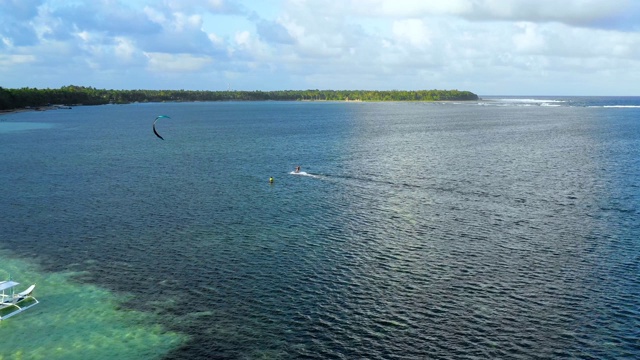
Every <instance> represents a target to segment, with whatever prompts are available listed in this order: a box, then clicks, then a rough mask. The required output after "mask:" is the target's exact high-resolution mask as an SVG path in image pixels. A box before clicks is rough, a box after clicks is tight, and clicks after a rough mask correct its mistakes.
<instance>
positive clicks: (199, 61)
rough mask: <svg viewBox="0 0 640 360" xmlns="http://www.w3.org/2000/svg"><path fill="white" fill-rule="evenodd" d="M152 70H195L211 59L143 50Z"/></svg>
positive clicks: (201, 67) (204, 66) (206, 64)
mask: <svg viewBox="0 0 640 360" xmlns="http://www.w3.org/2000/svg"><path fill="white" fill-rule="evenodd" d="M144 55H145V56H146V57H147V59H148V68H149V70H151V71H152V72H196V71H199V70H203V69H205V68H206V67H207V66H208V65H210V64H211V63H212V62H213V60H212V59H211V58H209V57H206V56H194V55H190V54H167V53H150V52H145V53H144Z"/></svg>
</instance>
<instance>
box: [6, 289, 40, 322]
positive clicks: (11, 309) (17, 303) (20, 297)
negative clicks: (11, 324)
mask: <svg viewBox="0 0 640 360" xmlns="http://www.w3.org/2000/svg"><path fill="white" fill-rule="evenodd" d="M16 285H19V283H17V282H15V281H12V280H7V281H0V321H2V320H5V319H8V318H10V317H12V316H13V315H17V314H19V313H21V312H23V311H25V310H27V309H28V308H30V307H32V306H35V305H37V304H38V300H37V299H36V298H34V297H33V289H35V287H36V284H33V285H31V286H29V287H28V288H27V290H25V291H23V292H19V293H17V294H16V293H15V292H14V290H13V288H14V287H15V286H16Z"/></svg>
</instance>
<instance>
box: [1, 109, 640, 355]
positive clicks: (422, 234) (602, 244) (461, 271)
mask: <svg viewBox="0 0 640 360" xmlns="http://www.w3.org/2000/svg"><path fill="white" fill-rule="evenodd" d="M559 101H560V100H559ZM562 101H565V100H562ZM579 101H581V102H580V104H583V103H585V102H586V103H588V101H589V99H586V100H585V99H579ZM575 103H578V100H576V102H575ZM492 104H493V103H489V105H492ZM505 104H507V105H511V104H512V103H510V102H505ZM518 104H519V103H518ZM598 104H600V103H598ZM479 105H485V106H479ZM486 105H487V104H485V103H480V104H476V103H471V104H422V103H269V102H265V103H251V102H250V103H191V104H135V105H127V106H101V107H77V108H74V109H73V110H72V111H67V112H63V111H51V112H45V113H35V112H34V113H22V114H16V115H12V116H11V117H10V118H9V120H12V121H21V122H37V123H49V124H52V126H53V127H52V128H47V129H30V130H25V131H22V132H11V133H4V134H3V133H0V138H1V145H0V159H2V160H0V161H1V164H2V168H3V170H4V171H3V172H2V173H1V174H0V185H1V186H0V195H1V196H0V205H1V206H0V209H1V210H0V211H1V216H2V219H3V221H2V222H1V223H0V233H2V234H3V236H2V240H1V241H0V245H1V246H3V247H5V248H9V249H11V250H12V251H14V252H15V253H16V254H18V255H21V256H25V257H27V256H31V257H33V258H34V259H37V261H38V262H39V263H41V264H42V265H43V266H44V267H45V268H46V269H47V270H50V271H60V270H77V271H84V273H82V274H83V275H81V276H79V280H81V281H86V282H90V283H93V284H97V285H100V286H103V287H105V288H107V289H110V290H113V291H117V292H123V293H128V294H132V295H134V297H133V298H132V300H131V301H130V302H129V303H127V304H125V306H127V307H131V308H134V309H137V310H142V311H147V312H153V313H156V314H159V315H161V316H162V319H163V320H162V321H163V322H164V325H166V326H167V327H168V328H170V329H172V330H177V331H180V332H183V333H186V334H188V335H189V336H191V340H190V341H189V342H188V343H187V344H186V345H185V346H184V347H182V348H180V349H176V350H175V351H174V352H171V353H170V354H168V355H167V358H168V359H196V358H203V359H205V358H207V359H216V358H219V359H253V358H282V359H292V358H303V359H304V358H306V359H356V358H367V359H424V358H450V359H487V358H513V359H548V358H599V359H620V358H638V357H640V350H639V349H640V343H639V340H638V339H640V330H639V329H640V311H639V310H638V309H640V280H638V279H640V277H639V276H638V275H639V272H640V255H639V254H640V251H639V250H640V243H639V242H638V239H639V238H640V220H639V219H640V216H639V215H640V209H639V208H638V204H640V181H639V179H640V170H639V169H640V166H639V165H640V164H639V163H638V161H639V160H638V159H640V154H639V151H640V150H639V149H640V123H638V121H637V119H638V118H639V116H638V115H640V112H639V109H636V108H624V109H619V108H616V109H609V108H603V107H596V108H590V107H582V106H557V107H556V106H527V107H525V106H486ZM599 106H601V105H599ZM160 114H166V115H169V116H171V120H168V121H165V122H163V123H162V126H163V127H162V129H161V130H160V132H161V133H162V134H163V136H164V137H165V141H161V140H159V139H157V138H155V136H153V134H152V132H151V127H150V126H151V125H150V124H151V121H153V119H154V118H155V116H157V115H160ZM296 165H301V166H302V170H303V171H305V172H307V173H309V174H311V175H313V176H298V175H292V174H290V172H291V170H292V169H293V168H294V167H295V166H296ZM271 176H273V177H274V178H275V182H274V183H273V184H269V182H268V179H269V177H271ZM40 295H41V296H40V297H42V298H44V299H46V294H40ZM41 301H42V299H41Z"/></svg>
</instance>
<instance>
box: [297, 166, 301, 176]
mask: <svg viewBox="0 0 640 360" xmlns="http://www.w3.org/2000/svg"><path fill="white" fill-rule="evenodd" d="M299 172H300V166H297V167H296V174H297V173H299Z"/></svg>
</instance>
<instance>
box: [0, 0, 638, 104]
mask: <svg viewBox="0 0 640 360" xmlns="http://www.w3.org/2000/svg"><path fill="white" fill-rule="evenodd" d="M637 19H640V1H637V0H606V1H604V0H535V1H532V0H447V1H441V0H340V1H338V0H336V1H333V0H274V1H269V0H0V86H2V87H5V88H20V87H37V88H57V87H60V86H64V85H81V86H92V87H96V88H106V89H190V90H226V89H228V88H231V89H233V90H250V91H251V90H282V89H294V90H297V89H333V90H341V89H374V90H393V89H402V90H414V89H459V90H469V91H473V92H475V93H477V94H480V95H640V90H639V89H640V87H639V86H638V85H637V84H639V83H640V22H638V21H637Z"/></svg>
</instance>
